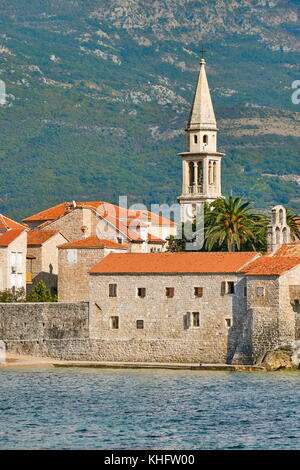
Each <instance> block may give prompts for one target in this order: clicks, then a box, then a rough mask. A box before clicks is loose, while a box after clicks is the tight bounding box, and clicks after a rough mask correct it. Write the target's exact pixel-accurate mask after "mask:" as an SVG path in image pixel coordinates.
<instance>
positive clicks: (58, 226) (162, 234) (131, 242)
mask: <svg viewBox="0 0 300 470" xmlns="http://www.w3.org/2000/svg"><path fill="white" fill-rule="evenodd" d="M24 222H25V223H26V224H28V226H29V228H30V229H31V230H54V231H59V232H60V233H61V234H62V235H63V236H64V237H65V238H66V239H67V240H68V241H74V240H79V239H80V238H87V237H94V236H97V237H98V238H100V239H108V240H111V241H113V242H116V243H119V244H126V245H128V247H129V248H128V249H129V251H132V252H145V253H147V252H151V251H154V250H155V251H162V250H163V249H164V246H165V244H166V239H167V238H168V237H169V236H170V235H174V234H175V233H176V224H175V223H174V222H173V221H171V220H170V219H167V218H165V217H161V216H159V215H157V214H154V213H153V212H149V211H146V210H127V209H124V208H122V207H119V206H116V205H113V204H109V203H106V202H99V201H94V202H75V201H73V202H72V203H62V204H58V205H57V206H54V207H51V208H50V209H46V210H45V211H42V212H39V213H38V214H34V215H32V216H31V217H27V218H26V219H24Z"/></svg>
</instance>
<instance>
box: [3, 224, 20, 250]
mask: <svg viewBox="0 0 300 470" xmlns="http://www.w3.org/2000/svg"><path fill="white" fill-rule="evenodd" d="M23 232H24V228H23V230H17V229H11V230H6V231H5V232H0V246H1V247H7V246H8V245H10V244H11V243H12V242H13V241H14V240H15V239H16V238H18V237H19V236H20V235H21V233H23Z"/></svg>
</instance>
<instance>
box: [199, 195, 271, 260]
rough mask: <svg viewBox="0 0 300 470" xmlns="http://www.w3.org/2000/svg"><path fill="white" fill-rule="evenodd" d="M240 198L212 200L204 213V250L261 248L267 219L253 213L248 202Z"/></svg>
mask: <svg viewBox="0 0 300 470" xmlns="http://www.w3.org/2000/svg"><path fill="white" fill-rule="evenodd" d="M242 199H243V198H242V197H237V198H235V199H234V198H233V197H232V196H229V197H227V198H225V199H223V198H219V199H217V200H216V201H214V202H213V203H212V204H211V206H210V208H211V210H210V211H207V212H206V220H205V226H206V227H207V229H206V237H205V238H206V248H207V249H208V250H209V251H211V250H212V249H213V248H214V249H227V251H236V250H238V251H240V250H243V249H245V248H248V249H251V250H254V251H255V250H258V249H264V247H265V239H266V227H267V217H266V216H265V215H263V214H259V213H256V212H254V208H253V207H252V206H251V205H250V202H249V201H246V202H243V200H242Z"/></svg>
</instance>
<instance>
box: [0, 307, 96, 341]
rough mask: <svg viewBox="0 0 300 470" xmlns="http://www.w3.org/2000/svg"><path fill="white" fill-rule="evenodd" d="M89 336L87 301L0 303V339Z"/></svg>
mask: <svg viewBox="0 0 300 470" xmlns="http://www.w3.org/2000/svg"><path fill="white" fill-rule="evenodd" d="M88 337H89V305H88V303H84V302H82V303H56V302H55V303H14V304H9V303H5V304H0V339H2V340H4V341H13V342H19V341H31V342H33V343H36V344H39V343H41V342H43V341H46V340H61V339H66V338H72V339H74V338H88Z"/></svg>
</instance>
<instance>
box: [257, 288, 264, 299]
mask: <svg viewBox="0 0 300 470" xmlns="http://www.w3.org/2000/svg"><path fill="white" fill-rule="evenodd" d="M256 295H257V297H264V295H265V288H264V287H257V288H256Z"/></svg>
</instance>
